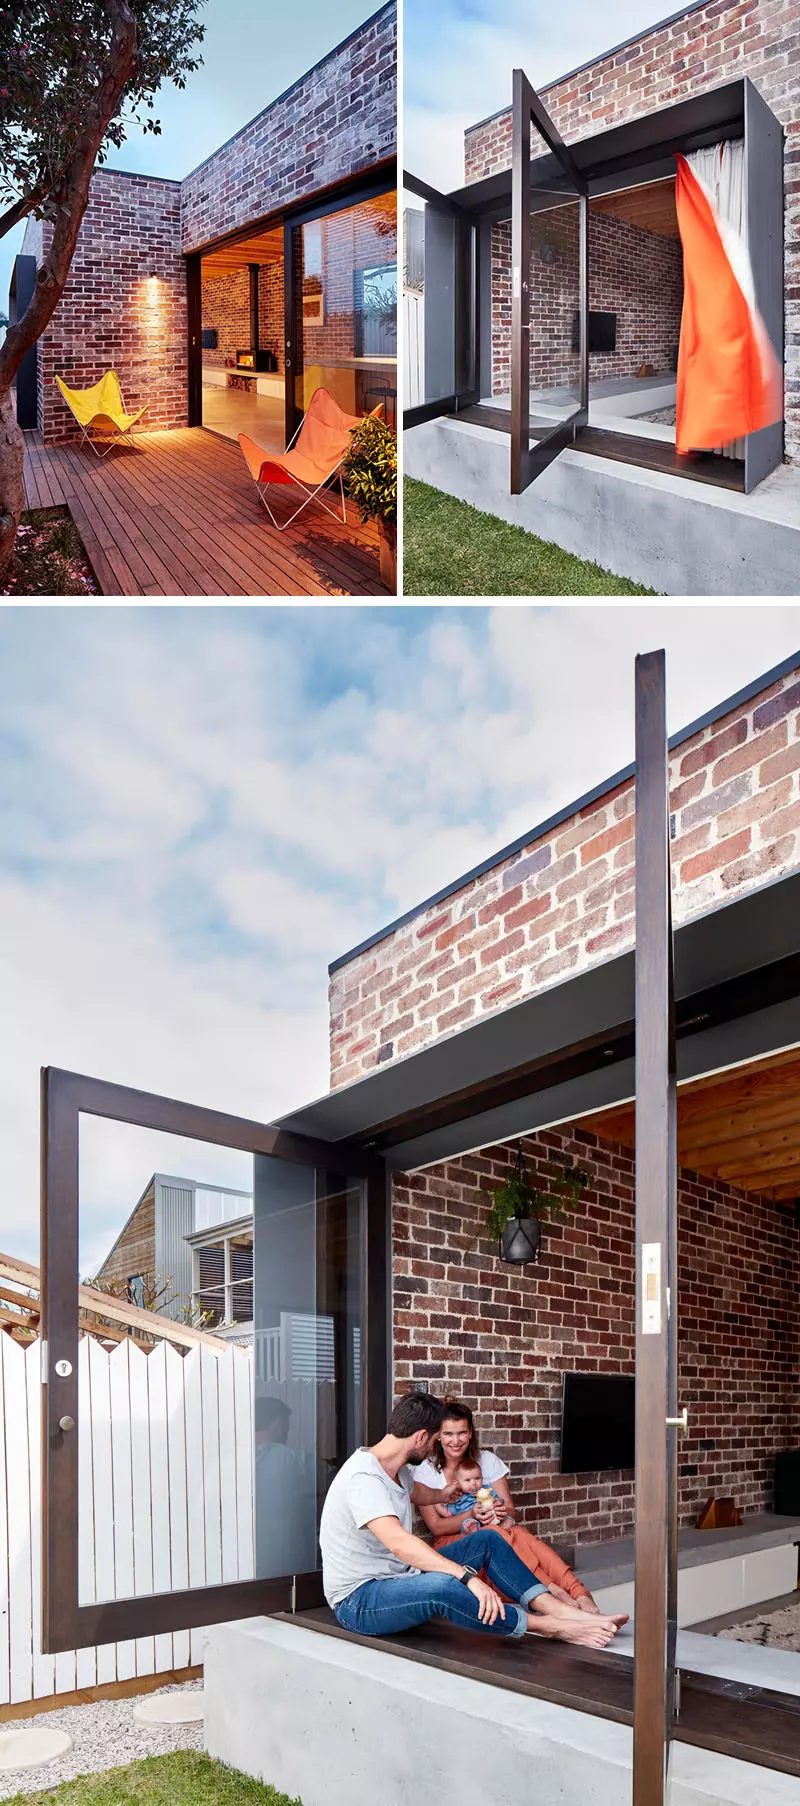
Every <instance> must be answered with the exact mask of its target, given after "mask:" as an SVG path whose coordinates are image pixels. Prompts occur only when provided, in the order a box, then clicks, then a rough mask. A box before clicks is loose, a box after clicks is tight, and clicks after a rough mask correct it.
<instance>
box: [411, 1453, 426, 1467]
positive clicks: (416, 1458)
mask: <svg viewBox="0 0 800 1806" xmlns="http://www.w3.org/2000/svg"><path fill="white" fill-rule="evenodd" d="M427 1459H428V1457H427V1455H409V1457H408V1460H407V1462H406V1467H421V1466H422V1463H423V1461H427Z"/></svg>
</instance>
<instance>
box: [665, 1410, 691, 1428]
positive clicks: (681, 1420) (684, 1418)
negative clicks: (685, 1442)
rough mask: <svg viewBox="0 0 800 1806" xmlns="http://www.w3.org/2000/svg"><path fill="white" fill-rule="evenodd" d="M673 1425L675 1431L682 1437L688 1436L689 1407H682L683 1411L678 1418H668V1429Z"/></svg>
mask: <svg viewBox="0 0 800 1806" xmlns="http://www.w3.org/2000/svg"><path fill="white" fill-rule="evenodd" d="M673 1425H674V1427H675V1429H676V1430H680V1431H681V1432H682V1434H683V1435H684V1436H688V1434H689V1407H688V1405H684V1407H683V1410H682V1412H681V1414H680V1417H668V1418H667V1426H668V1428H671V1427H672V1426H673Z"/></svg>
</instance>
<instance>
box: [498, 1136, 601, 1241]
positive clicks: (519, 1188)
mask: <svg viewBox="0 0 800 1806" xmlns="http://www.w3.org/2000/svg"><path fill="white" fill-rule="evenodd" d="M591 1177H592V1175H591V1173H590V1172H589V1171H588V1170H587V1168H586V1167H584V1166H575V1165H573V1166H567V1167H565V1166H558V1165H556V1164H555V1162H553V1163H552V1164H548V1165H545V1166H544V1167H543V1168H541V1169H540V1172H539V1173H537V1176H536V1180H537V1182H534V1179H533V1177H532V1175H531V1172H530V1169H529V1167H528V1166H527V1165H526V1163H525V1161H524V1159H523V1157H522V1149H521V1148H520V1150H519V1152H518V1154H517V1158H516V1160H515V1162H514V1165H513V1167H512V1170H511V1172H510V1173H509V1174H508V1177H507V1178H506V1179H504V1180H503V1182H502V1184H501V1185H498V1186H497V1187H496V1188H495V1190H494V1191H493V1192H486V1193H484V1196H485V1197H486V1199H487V1200H488V1202H489V1212H488V1215H487V1219H486V1222H487V1227H488V1230H489V1234H490V1235H491V1237H492V1240H493V1241H499V1240H500V1237H501V1235H502V1233H503V1230H504V1229H505V1228H506V1227H507V1225H508V1224H509V1223H510V1222H511V1219H512V1217H538V1219H539V1221H540V1222H541V1223H546V1222H548V1221H552V1219H553V1218H557V1217H560V1216H563V1215H564V1214H565V1213H566V1212H568V1211H570V1210H577V1208H578V1205H579V1203H580V1201H581V1198H582V1196H583V1193H584V1192H585V1190H586V1187H587V1186H588V1185H589V1183H590V1180H591ZM540 1178H543V1179H544V1180H545V1183H544V1184H539V1183H538V1180H539V1179H540Z"/></svg>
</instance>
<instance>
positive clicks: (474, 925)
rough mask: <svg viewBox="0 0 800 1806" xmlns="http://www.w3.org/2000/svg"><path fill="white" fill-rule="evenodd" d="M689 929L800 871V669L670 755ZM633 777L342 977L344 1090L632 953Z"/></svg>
mask: <svg viewBox="0 0 800 1806" xmlns="http://www.w3.org/2000/svg"><path fill="white" fill-rule="evenodd" d="M670 782H671V804H672V811H673V821H672V826H673V840H672V859H673V889H674V915H675V920H676V922H685V921H687V920H688V919H690V918H691V917H692V916H696V915H701V914H702V913H703V912H704V911H705V910H707V909H709V908H711V907H712V906H713V905H714V904H715V903H718V902H721V901H724V900H725V899H726V898H728V897H730V896H731V895H734V894H736V893H737V892H742V891H746V890H751V889H755V888H756V887H757V886H758V885H759V884H762V883H766V882H767V881H768V880H769V879H771V878H775V877H778V876H780V875H781V874H783V873H785V872H788V871H791V870H794V869H796V868H797V866H798V865H800V666H798V669H797V670H796V671H794V672H792V673H791V674H790V675H788V676H786V677H782V678H780V679H778V680H777V681H776V682H775V683H774V684H772V685H770V686H769V688H768V689H766V690H763V691H762V692H760V694H759V695H758V696H756V697H755V698H753V699H751V700H750V701H749V702H747V703H745V704H742V705H741V706H740V707H739V708H736V709H734V710H732V711H731V712H730V713H729V714H728V715H726V716H724V717H722V718H721V719H720V720H718V721H715V722H713V723H712V724H711V725H710V726H709V727H706V728H703V729H701V730H700V732H699V733H697V734H695V735H693V736H692V738H691V739H689V740H687V741H684V742H683V744H682V745H681V746H679V747H677V748H676V749H675V751H674V752H673V753H672V755H671V758H670ZM634 825H635V818H634V789H633V779H632V778H630V779H628V780H627V781H626V782H625V783H623V784H621V785H620V786H619V788H618V789H617V790H614V791H610V792H608V793H607V794H605V795H603V796H601V797H599V798H598V799H597V800H596V801H595V802H593V803H590V804H588V805H587V807H586V808H585V809H582V810H580V811H579V813H578V814H577V815H574V816H571V817H568V818H567V819H565V820H564V821H562V822H560V823H559V824H558V825H557V826H555V827H552V828H550V829H549V830H548V831H547V832H545V833H543V834H541V835H539V836H535V835H534V836H532V838H531V840H530V842H529V843H528V844H527V845H526V846H524V847H523V848H522V849H521V850H520V851H519V852H516V853H514V854H512V855H511V856H510V857H508V858H506V859H504V860H501V861H499V862H498V864H497V865H495V866H493V867H492V868H491V870H490V871H488V872H486V873H484V874H483V875H482V876H481V877H479V878H475V879H473V880H472V881H471V882H470V883H468V884H465V885H463V886H462V888H461V889H460V890H458V891H456V892H455V893H454V894H453V895H452V896H449V897H447V898H445V899H444V901H443V902H441V903H438V904H433V905H431V906H430V907H429V908H427V909H422V910H420V911H419V913H418V914H417V915H415V916H414V917H413V918H412V920H411V921H409V922H406V923H405V924H404V925H403V926H402V927H400V928H397V929H395V930H394V932H392V933H389V934H387V935H386V936H385V937H384V938H383V939H382V940H380V941H379V942H377V944H376V945H375V946H374V947H370V948H368V949H367V950H366V951H365V952H364V953H360V954H357V955H356V956H355V957H354V958H352V959H350V960H348V961H347V963H346V964H345V965H343V966H341V967H340V968H339V969H338V970H337V971H335V972H334V973H333V975H332V978H331V985H330V1008H331V1084H332V1085H333V1086H337V1085H343V1084H347V1083H348V1082H349V1081H350V1080H351V1079H356V1078H360V1077H361V1076H362V1074H363V1073H365V1072H368V1071H370V1070H371V1069H372V1068H373V1067H375V1066H377V1065H378V1064H379V1063H383V1062H384V1061H387V1060H394V1059H400V1058H402V1057H403V1055H404V1054H408V1053H413V1052H415V1051H416V1050H417V1049H418V1048H420V1047H423V1046H426V1045H429V1044H430V1043H431V1042H432V1041H436V1040H440V1039H441V1038H442V1037H443V1036H445V1035H449V1034H454V1033H456V1032H457V1031H458V1030H459V1029H461V1028H464V1027H465V1026H466V1024H467V1023H469V1022H474V1021H476V1020H477V1018H478V1017H479V1016H483V1015H487V1014H488V1013H489V1012H490V1011H493V1010H498V1009H502V1008H503V1007H504V1006H505V1005H507V1004H510V1003H516V1002H518V1001H519V999H520V998H522V997H526V996H530V995H531V994H532V993H534V992H536V991H542V990H544V989H546V988H547V986H549V985H552V984H556V983H558V982H559V981H560V980H562V979H564V978H566V977H568V976H569V975H570V974H571V973H573V972H577V971H581V970H583V969H585V968H586V967H588V966H591V965H594V964H596V963H598V962H599V961H600V960H603V959H607V958H608V957H609V955H611V954H613V953H620V952H622V950H623V949H624V948H627V947H631V946H632V945H633V939H634V925H633V911H634V896H633V879H634V874H633V856H634V842H633V836H634Z"/></svg>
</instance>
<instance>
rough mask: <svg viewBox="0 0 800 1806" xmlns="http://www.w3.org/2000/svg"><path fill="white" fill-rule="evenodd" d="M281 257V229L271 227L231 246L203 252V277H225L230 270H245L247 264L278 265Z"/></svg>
mask: <svg viewBox="0 0 800 1806" xmlns="http://www.w3.org/2000/svg"><path fill="white" fill-rule="evenodd" d="M282 257H283V227H282V226H273V227H272V228H271V230H270V231H268V232H253V233H251V234H250V236H249V237H244V238H237V239H236V240H235V241H234V242H233V243H232V244H223V245H217V247H216V249H215V250H211V251H204V252H203V275H204V276H225V275H228V274H230V272H231V271H232V270H242V269H246V267H247V265H248V264H249V263H280V261H281V259H282Z"/></svg>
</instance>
